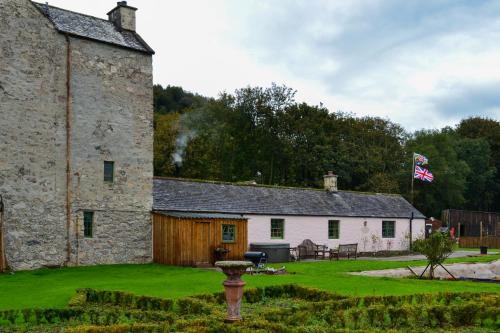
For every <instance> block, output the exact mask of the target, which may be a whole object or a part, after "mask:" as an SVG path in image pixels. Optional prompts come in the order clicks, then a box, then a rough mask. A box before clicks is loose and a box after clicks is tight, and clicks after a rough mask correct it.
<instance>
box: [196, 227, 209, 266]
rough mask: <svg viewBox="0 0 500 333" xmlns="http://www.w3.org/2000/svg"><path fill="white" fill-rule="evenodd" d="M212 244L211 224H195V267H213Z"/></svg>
mask: <svg viewBox="0 0 500 333" xmlns="http://www.w3.org/2000/svg"><path fill="white" fill-rule="evenodd" d="M211 243H212V242H211V235H210V223H209V222H195V223H194V231H193V263H194V265H195V266H211V264H212V252H211V249H210V244H211Z"/></svg>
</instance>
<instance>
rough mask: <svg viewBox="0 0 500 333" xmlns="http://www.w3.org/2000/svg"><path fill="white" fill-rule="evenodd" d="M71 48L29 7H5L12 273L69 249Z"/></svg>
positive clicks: (1, 57) (4, 188)
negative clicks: (67, 167)
mask: <svg viewBox="0 0 500 333" xmlns="http://www.w3.org/2000/svg"><path fill="white" fill-rule="evenodd" d="M65 59H66V49H65V41H64V37H63V36H62V35H59V34H58V33H57V32H56V31H55V30H54V29H53V27H52V25H51V24H50V23H49V22H48V21H47V20H46V19H45V18H44V17H43V16H42V15H41V14H40V12H39V11H38V10H36V9H35V8H34V6H33V5H32V4H31V3H30V2H29V1H27V0H1V1H0V194H2V195H3V197H4V200H5V205H6V207H5V233H6V235H5V241H6V257H7V260H8V263H9V264H10V265H11V266H12V267H13V268H14V269H27V268H32V267H40V266H42V265H58V264H61V263H62V262H63V260H64V244H65V232H64V230H65V221H66V219H65V210H64V202H65V192H64V188H65V164H64V162H63V161H64V152H65V151H64V150H65V119H66V118H65V107H66V97H65V75H66V69H65V67H66V66H65Z"/></svg>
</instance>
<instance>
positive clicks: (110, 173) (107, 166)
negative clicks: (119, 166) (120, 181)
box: [104, 161, 115, 183]
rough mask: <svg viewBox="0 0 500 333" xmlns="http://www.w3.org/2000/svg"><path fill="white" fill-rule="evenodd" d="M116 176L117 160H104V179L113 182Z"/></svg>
mask: <svg viewBox="0 0 500 333" xmlns="http://www.w3.org/2000/svg"><path fill="white" fill-rule="evenodd" d="M114 176H115V162H112V161H104V181H105V182H107V183H112V182H113V180H114Z"/></svg>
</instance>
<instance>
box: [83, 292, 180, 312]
mask: <svg viewBox="0 0 500 333" xmlns="http://www.w3.org/2000/svg"><path fill="white" fill-rule="evenodd" d="M78 293H80V294H83V295H85V296H81V299H83V298H85V301H86V302H90V303H96V304H109V305H116V306H121V307H128V308H134V309H141V310H162V311H169V310H171V309H172V306H173V301H172V300H170V299H163V298H158V297H148V296H136V295H134V294H130V293H125V292H122V291H100V290H94V289H79V290H77V294H78Z"/></svg>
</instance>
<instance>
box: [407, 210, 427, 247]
mask: <svg viewBox="0 0 500 333" xmlns="http://www.w3.org/2000/svg"><path fill="white" fill-rule="evenodd" d="M424 227H425V225H424ZM412 243H413V212H411V216H410V251H411V249H412V247H413V244H412Z"/></svg>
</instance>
